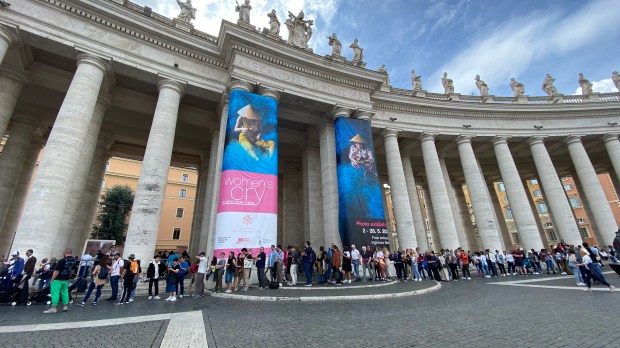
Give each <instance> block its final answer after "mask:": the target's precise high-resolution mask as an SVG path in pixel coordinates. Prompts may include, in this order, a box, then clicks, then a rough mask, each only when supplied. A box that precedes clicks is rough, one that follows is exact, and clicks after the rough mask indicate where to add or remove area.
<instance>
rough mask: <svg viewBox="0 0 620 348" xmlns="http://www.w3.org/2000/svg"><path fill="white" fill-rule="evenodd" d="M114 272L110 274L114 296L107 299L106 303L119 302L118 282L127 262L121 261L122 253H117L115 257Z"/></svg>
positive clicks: (113, 262)
mask: <svg viewBox="0 0 620 348" xmlns="http://www.w3.org/2000/svg"><path fill="white" fill-rule="evenodd" d="M113 257H114V260H113V261H112V271H111V272H110V288H112V295H111V296H110V297H108V298H107V299H106V301H114V302H116V301H117V300H118V281H119V279H121V271H122V270H123V268H124V267H125V261H123V259H121V253H115V254H114V255H113Z"/></svg>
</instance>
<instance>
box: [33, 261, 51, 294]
mask: <svg viewBox="0 0 620 348" xmlns="http://www.w3.org/2000/svg"><path fill="white" fill-rule="evenodd" d="M47 261H48V259H47V257H46V258H44V259H43V260H41V263H40V264H39V265H38V266H37V268H36V271H34V274H33V275H32V286H35V285H37V281H39V279H40V278H41V273H43V269H44V268H45V265H47V264H48V263H47ZM39 283H41V282H39ZM39 290H41V289H39Z"/></svg>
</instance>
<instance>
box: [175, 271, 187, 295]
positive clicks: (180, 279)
mask: <svg viewBox="0 0 620 348" xmlns="http://www.w3.org/2000/svg"><path fill="white" fill-rule="evenodd" d="M183 283H185V275H178V274H177V295H181V296H182V295H185V284H183Z"/></svg>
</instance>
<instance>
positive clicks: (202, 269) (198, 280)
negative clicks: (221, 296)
mask: <svg viewBox="0 0 620 348" xmlns="http://www.w3.org/2000/svg"><path fill="white" fill-rule="evenodd" d="M196 258H197V259H198V260H200V262H199V263H198V271H196V275H195V276H194V297H203V296H204V295H205V275H206V274H207V267H209V260H207V253H205V252H204V251H201V252H200V253H199V254H198V255H196Z"/></svg>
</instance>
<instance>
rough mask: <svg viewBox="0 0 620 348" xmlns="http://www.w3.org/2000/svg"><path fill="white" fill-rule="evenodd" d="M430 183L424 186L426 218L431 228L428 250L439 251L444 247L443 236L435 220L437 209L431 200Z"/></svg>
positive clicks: (427, 240)
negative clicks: (442, 243) (440, 234)
mask: <svg viewBox="0 0 620 348" xmlns="http://www.w3.org/2000/svg"><path fill="white" fill-rule="evenodd" d="M429 191H430V190H429V188H428V185H426V186H423V187H422V192H424V204H425V206H426V219H427V220H428V229H429V230H430V235H431V237H430V242H429V239H428V236H427V237H426V242H427V244H428V245H429V246H428V248H429V249H428V250H435V251H439V249H441V248H442V245H441V238H440V236H439V228H437V220H435V210H434V209H433V203H432V202H431V195H430V194H429Z"/></svg>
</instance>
